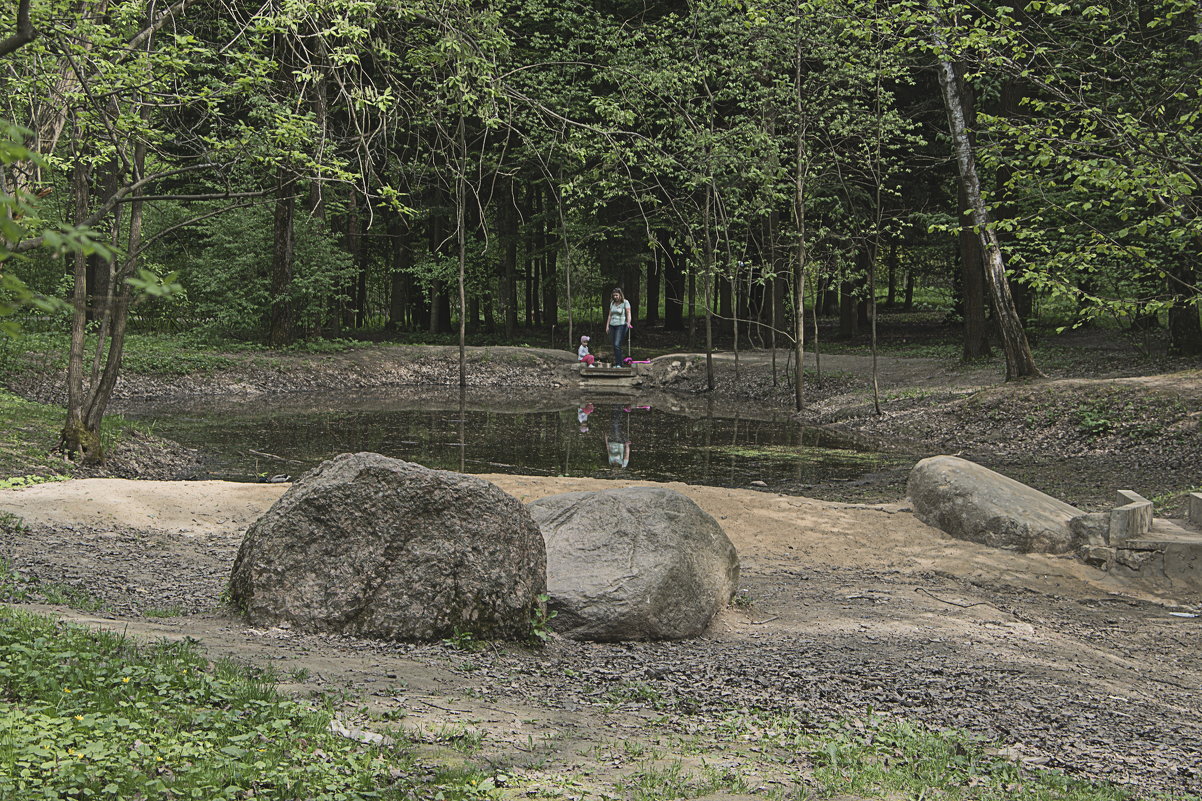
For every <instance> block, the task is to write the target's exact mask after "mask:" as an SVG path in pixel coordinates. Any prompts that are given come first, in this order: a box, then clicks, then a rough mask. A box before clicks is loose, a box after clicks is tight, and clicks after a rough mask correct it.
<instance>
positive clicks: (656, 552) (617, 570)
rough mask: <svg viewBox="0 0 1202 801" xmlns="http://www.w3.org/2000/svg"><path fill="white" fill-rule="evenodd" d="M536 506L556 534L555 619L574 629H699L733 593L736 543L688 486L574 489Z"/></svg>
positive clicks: (601, 635) (605, 632) (550, 541)
mask: <svg viewBox="0 0 1202 801" xmlns="http://www.w3.org/2000/svg"><path fill="white" fill-rule="evenodd" d="M527 508H528V509H529V510H530V513H531V514H532V515H533V516H534V519H535V521H536V522H537V523H538V525H539V527H540V528H541V529H542V531H543V538H544V539H545V540H546V542H547V593H548V595H550V601H549V602H548V606H549V607H550V608H551V609H552V610H553V611H555V612H556V617H555V618H554V620H552V621H551V626H552V628H554V629H555V630H556V631H559V632H560V633H562V634H565V635H566V636H568V637H572V638H574V639H578V640H594V641H600V642H607V641H608V642H612V641H618V640H661V639H669V640H672V639H681V638H684V637H693V636H696V635H697V634H700V633H701V632H702V631H704V630H705V628H706V626H708V625H709V622H710V620H712V619H713V617H714V615H715V614H716V613H717V612H718V610H719V609H721V608H722V607H723V606H725V605H726V604H727V603H729V602H730V599H731V596H732V595H733V594H734V591H735V585H736V584H737V582H738V579H739V558H738V555H737V554H736V553H735V548H734V546H733V545H732V544H731V542H730V540H729V539H727V537H726V533H725V532H723V531H722V527H721V526H719V525H718V522H717V521H716V520H714V518H712V517H711V516H710V515H708V514H706V513H705V512H704V511H702V510H701V508H700V507H699V506H697V504H695V503H694V502H693V501H692V500H690V499H689V498H687V497H685V496H684V495H681V494H680V493H679V492H676V491H674V490H670V489H664V488H658V487H632V488H629V489H612V490H604V491H602V492H569V493H565V494H562V495H552V496H549V497H546V498H540V499H538V500H536V501H534V502H532V503H530V504H528V505H527Z"/></svg>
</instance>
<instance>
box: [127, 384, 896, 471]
mask: <svg viewBox="0 0 1202 801" xmlns="http://www.w3.org/2000/svg"><path fill="white" fill-rule="evenodd" d="M126 415H127V416H129V417H132V418H135V419H140V420H143V421H146V422H150V423H152V424H153V425H154V430H155V433H157V434H159V435H161V436H164V437H168V438H170V439H174V440H176V441H177V442H180V443H182V444H184V445H187V446H189V447H192V448H197V449H199V450H200V451H201V452H202V453H203V454H204V455H205V458H206V464H207V470H208V472H209V474H210V477H212V478H222V479H230V480H235V481H255V480H261V478H262V477H264V476H266V475H272V474H279V473H285V474H291V475H293V476H297V475H299V474H300V473H302V472H304V471H305V470H307V469H309V468H311V467H313V466H315V465H317V464H318V463H319V462H321V461H322V460H324V459H328V458H330V457H331V456H334V455H336V454H339V453H345V452H355V451H375V452H377V453H382V454H384V455H386V456H392V457H396V458H398V459H405V460H407V461H411V462H417V463H419V464H422V465H425V466H427V467H435V468H441V469H446V470H458V471H460V472H467V473H520V474H527V475H562V476H594V477H609V478H615V477H617V478H627V479H645V480H652V481H684V482H687V483H692V484H711V485H716V486H732V487H741V486H748V485H750V484H751V482H753V481H762V482H764V483H765V484H767V485H768V486H769V487H771V488H773V489H776V490H778V491H781V492H789V491H798V490H801V489H804V488H806V487H807V486H810V485H812V484H815V483H820V482H826V481H831V480H848V479H854V478H857V477H859V476H862V475H864V474H866V473H870V472H873V471H876V470H879V469H882V468H885V467H888V466H890V465H891V464H893V462H894V461H895V458H894V457H890V456H886V455H884V454H880V453H874V452H873V451H871V450H867V449H865V448H863V447H861V446H858V445H856V444H855V443H853V442H852V441H851V440H849V439H846V438H842V437H839V436H837V435H835V434H833V433H831V432H829V431H826V430H824V429H819V428H813V427H806V426H802V425H799V424H797V423H795V422H793V421H791V420H789V418H788V416H787V415H786V414H784V413H782V412H774V411H766V412H765V411H760V412H748V411H747V410H745V409H740V408H739V407H737V406H731V407H723V406H720V405H716V404H714V403H707V402H705V401H697V400H695V399H682V398H677V397H674V396H656V397H643V398H631V397H624V396H620V397H615V396H608V397H607V396H605V395H596V396H592V397H569V396H551V395H546V394H544V395H530V396H524V397H523V396H514V395H512V394H506V395H504V396H503V397H496V396H493V397H490V396H489V395H486V394H478V393H476V394H470V395H468V394H464V395H461V394H460V393H459V391H458V390H457V389H448V390H441V391H430V390H424V391H421V392H414V391H395V390H394V391H388V392H380V391H373V392H363V393H359V392H357V393H337V394H324V393H323V394H306V395H303V396H283V397H272V398H261V399H253V400H244V401H237V402H234V401H213V402H211V403H201V404H199V405H198V404H197V403H196V402H193V401H190V402H189V403H188V404H187V405H177V406H172V405H158V406H154V407H150V406H145V407H141V408H134V409H128V410H126Z"/></svg>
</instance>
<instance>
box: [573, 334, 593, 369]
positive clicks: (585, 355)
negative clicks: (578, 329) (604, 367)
mask: <svg viewBox="0 0 1202 801" xmlns="http://www.w3.org/2000/svg"><path fill="white" fill-rule="evenodd" d="M588 343H589V338H588V336H582V337H581V338H580V347H579V348H578V349H577V350H576V356H577V357H579V358H578V361H582V362H584V363H585V364H586V365H588V366H589V367H592V366H593V363H594V362H596V361H597V359H596V357H594V356H593V354H591V353H589V352H588Z"/></svg>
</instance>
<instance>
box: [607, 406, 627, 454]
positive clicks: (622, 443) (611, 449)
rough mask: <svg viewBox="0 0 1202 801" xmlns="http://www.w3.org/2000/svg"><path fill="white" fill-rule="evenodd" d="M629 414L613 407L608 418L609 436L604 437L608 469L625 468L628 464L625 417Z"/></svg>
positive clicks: (617, 407) (619, 407)
mask: <svg viewBox="0 0 1202 801" xmlns="http://www.w3.org/2000/svg"><path fill="white" fill-rule="evenodd" d="M627 414H629V412H628V411H627V410H625V409H623V408H622V407H621V406H615V407H614V409H613V412H612V413H611V416H610V426H609V434H607V435H606V436H605V450H606V453H607V455H608V456H609V466H610V467H625V466H626V465H628V464H630V437H628V436H626V415H627Z"/></svg>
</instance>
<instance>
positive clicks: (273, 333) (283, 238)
mask: <svg viewBox="0 0 1202 801" xmlns="http://www.w3.org/2000/svg"><path fill="white" fill-rule="evenodd" d="M292 188H293V184H292V179H291V177H290V176H289V175H288V171H287V170H286V169H285V168H284V167H280V168H278V169H277V170H276V184H275V215H274V218H273V229H272V231H273V233H272V250H271V322H270V327H269V330H268V334H267V342H268V344H269V345H271V347H273V348H278V347H281V346H283V345H287V344H289V343H291V342H292V301H291V299H290V298H289V297H288V296H289V294H290V293H291V291H292V264H293V260H294V248H295V240H294V237H293V230H292V229H293V218H294V216H295V210H296V199H295V198H294V197H293V196H292Z"/></svg>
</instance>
